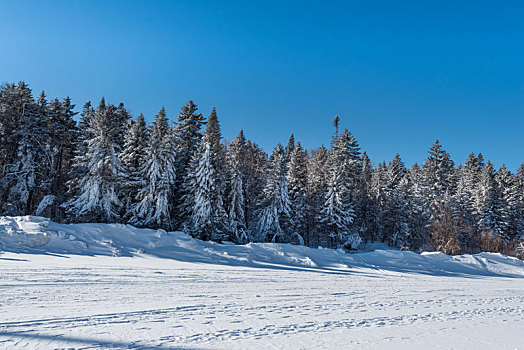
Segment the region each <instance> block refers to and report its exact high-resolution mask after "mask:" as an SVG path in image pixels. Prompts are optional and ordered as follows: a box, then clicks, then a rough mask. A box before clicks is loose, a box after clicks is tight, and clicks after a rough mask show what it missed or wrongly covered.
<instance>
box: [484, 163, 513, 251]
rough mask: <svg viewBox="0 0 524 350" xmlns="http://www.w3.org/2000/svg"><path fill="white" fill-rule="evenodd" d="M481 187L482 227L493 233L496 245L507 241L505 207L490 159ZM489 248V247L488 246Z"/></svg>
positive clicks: (488, 232)
mask: <svg viewBox="0 0 524 350" xmlns="http://www.w3.org/2000/svg"><path fill="white" fill-rule="evenodd" d="M480 188H481V194H482V208H481V213H480V222H479V227H480V229H481V230H482V231H483V232H484V233H485V234H488V235H491V238H492V240H493V241H494V242H493V243H494V244H495V245H498V244H503V243H507V242H508V241H509V237H508V235H507V229H508V228H507V226H506V221H505V220H504V217H505V216H506V213H505V208H504V206H503V203H502V194H501V192H500V188H499V186H498V184H497V182H496V181H495V169H494V168H493V164H492V163H491V162H490V161H488V162H487V163H486V165H485V166H484V168H483V169H482V172H481V177H480ZM488 249H489V248H488Z"/></svg>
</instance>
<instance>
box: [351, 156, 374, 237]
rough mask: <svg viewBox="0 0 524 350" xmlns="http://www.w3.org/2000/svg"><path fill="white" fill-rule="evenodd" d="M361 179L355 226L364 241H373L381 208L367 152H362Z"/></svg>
mask: <svg viewBox="0 0 524 350" xmlns="http://www.w3.org/2000/svg"><path fill="white" fill-rule="evenodd" d="M360 164H361V167H360V179H359V181H358V187H357V196H356V197H357V200H356V208H357V209H356V212H357V213H359V215H358V216H357V217H355V226H356V227H357V228H358V232H359V233H360V235H361V237H362V239H363V240H364V241H366V242H367V241H372V240H373V238H374V234H375V233H377V232H378V212H379V208H378V205H377V202H376V201H375V198H374V197H373V195H372V191H373V190H372V178H373V166H372V165H371V160H370V159H369V157H368V155H367V153H366V152H363V153H362V156H361V160H360Z"/></svg>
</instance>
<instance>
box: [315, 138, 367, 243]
mask: <svg viewBox="0 0 524 350" xmlns="http://www.w3.org/2000/svg"><path fill="white" fill-rule="evenodd" d="M359 149H360V148H359V147H358V144H357V143H356V141H355V139H354V138H353V136H352V135H351V133H349V131H348V130H347V129H346V130H344V132H343V133H342V134H341V135H339V136H336V137H334V138H333V142H332V145H331V150H330V151H329V164H328V167H329V170H328V174H327V193H326V197H325V202H324V207H323V208H322V210H321V214H320V215H321V219H320V222H321V223H322V224H323V225H324V231H325V233H326V234H327V235H328V237H329V238H331V246H337V245H343V246H346V247H347V248H356V246H357V245H358V244H359V243H360V241H361V238H360V236H359V235H358V233H357V232H355V230H352V223H353V220H354V218H355V211H354V208H355V204H354V202H353V199H354V198H353V197H354V196H353V193H352V190H355V189H356V186H355V185H356V181H358V180H357V179H358V168H359V162H360V153H359Z"/></svg>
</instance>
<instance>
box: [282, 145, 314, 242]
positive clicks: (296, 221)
mask: <svg viewBox="0 0 524 350" xmlns="http://www.w3.org/2000/svg"><path fill="white" fill-rule="evenodd" d="M307 163H308V156H307V151H305V150H304V149H303V148H302V145H301V144H300V142H298V143H297V144H296V146H294V148H293V150H292V151H291V156H290V158H289V166H288V167H289V170H288V174H287V181H288V188H289V199H290V216H291V218H292V221H291V222H292V225H291V233H292V239H294V238H296V239H297V243H299V244H301V245H304V237H305V236H306V235H307V214H308V212H309V208H308V203H307Z"/></svg>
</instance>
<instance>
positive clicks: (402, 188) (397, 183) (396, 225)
mask: <svg viewBox="0 0 524 350" xmlns="http://www.w3.org/2000/svg"><path fill="white" fill-rule="evenodd" d="M405 175H406V167H405V166H404V163H403V162H402V160H401V159H400V155H399V154H398V153H397V154H396V155H395V158H393V160H392V161H391V162H390V163H389V165H388V166H387V168H386V170H385V186H384V190H385V195H386V200H385V203H384V206H383V208H382V212H383V220H382V225H383V226H382V234H383V238H382V241H387V242H388V243H389V244H390V245H392V246H397V247H402V246H403V245H405V244H406V243H407V240H408V236H409V235H410V228H409V226H410V222H409V219H408V218H409V212H410V208H409V198H407V196H408V194H409V181H408V179H407V178H406V176H405ZM406 192H407V193H406Z"/></svg>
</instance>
